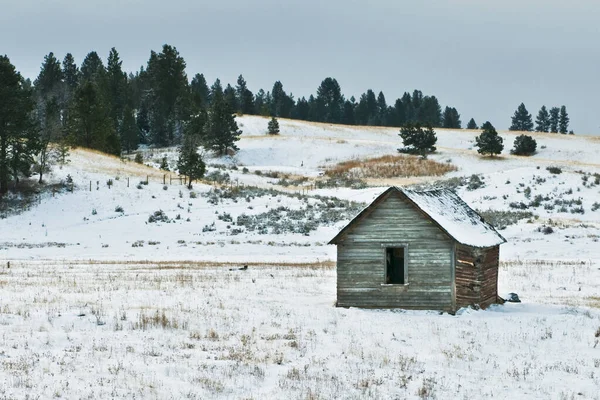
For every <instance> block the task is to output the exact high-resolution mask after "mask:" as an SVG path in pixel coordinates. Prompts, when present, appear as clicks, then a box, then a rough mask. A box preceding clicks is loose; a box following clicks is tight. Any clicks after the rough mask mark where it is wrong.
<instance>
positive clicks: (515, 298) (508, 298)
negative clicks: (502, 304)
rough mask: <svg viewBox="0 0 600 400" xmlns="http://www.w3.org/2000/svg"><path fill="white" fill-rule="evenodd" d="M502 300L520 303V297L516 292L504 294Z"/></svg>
mask: <svg viewBox="0 0 600 400" xmlns="http://www.w3.org/2000/svg"><path fill="white" fill-rule="evenodd" d="M504 300H505V301H507V302H509V303H520V302H521V299H519V295H518V294H516V293H509V294H507V295H506V296H504Z"/></svg>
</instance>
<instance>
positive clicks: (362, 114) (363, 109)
mask: <svg viewBox="0 0 600 400" xmlns="http://www.w3.org/2000/svg"><path fill="white" fill-rule="evenodd" d="M354 118H355V120H356V124H357V125H367V123H368V122H369V107H368V105H367V95H366V94H365V93H363V94H361V95H360V99H359V101H358V104H357V105H356V108H355V110H354Z"/></svg>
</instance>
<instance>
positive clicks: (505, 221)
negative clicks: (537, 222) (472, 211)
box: [477, 210, 533, 229]
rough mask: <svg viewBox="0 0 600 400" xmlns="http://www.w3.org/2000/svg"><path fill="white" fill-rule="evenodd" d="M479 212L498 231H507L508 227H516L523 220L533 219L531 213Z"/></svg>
mask: <svg viewBox="0 0 600 400" xmlns="http://www.w3.org/2000/svg"><path fill="white" fill-rule="evenodd" d="M477 212H478V213H479V215H481V217H482V218H483V220H484V221H485V222H487V223H488V224H491V225H492V226H494V227H495V228H497V229H505V228H506V227H507V226H509V225H514V224H516V223H517V222H519V221H520V220H522V219H526V218H531V217H533V213H531V212H529V211H498V210H486V211H477Z"/></svg>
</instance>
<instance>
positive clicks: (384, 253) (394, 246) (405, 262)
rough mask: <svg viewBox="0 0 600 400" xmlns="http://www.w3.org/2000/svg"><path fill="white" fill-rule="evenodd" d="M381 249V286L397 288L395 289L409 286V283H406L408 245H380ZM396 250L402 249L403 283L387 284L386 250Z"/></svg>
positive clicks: (394, 243)
mask: <svg viewBox="0 0 600 400" xmlns="http://www.w3.org/2000/svg"><path fill="white" fill-rule="evenodd" d="M381 248H382V253H383V256H382V258H383V283H382V284H381V286H397V287H404V286H408V284H409V282H408V257H409V252H408V243H396V242H393V243H392V242H390V243H381ZM396 248H402V249H404V283H387V282H386V277H387V251H388V249H396Z"/></svg>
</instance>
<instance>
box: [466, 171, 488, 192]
mask: <svg viewBox="0 0 600 400" xmlns="http://www.w3.org/2000/svg"><path fill="white" fill-rule="evenodd" d="M483 186H485V183H484V182H483V180H482V179H481V178H480V177H479V175H476V174H473V175H471V177H470V178H469V183H468V184H467V190H476V189H479V188H480V187H483Z"/></svg>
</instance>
